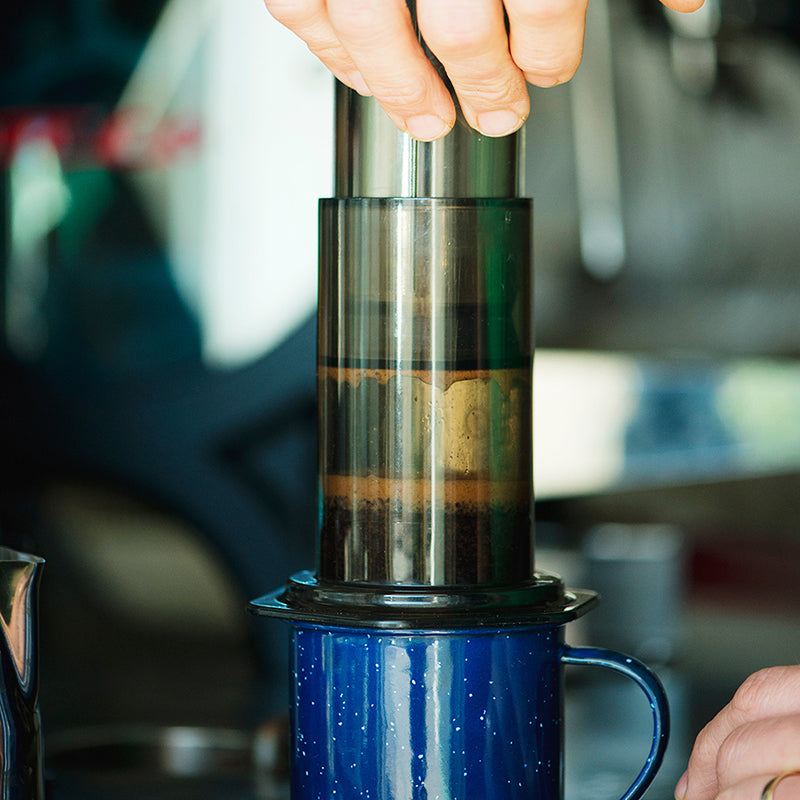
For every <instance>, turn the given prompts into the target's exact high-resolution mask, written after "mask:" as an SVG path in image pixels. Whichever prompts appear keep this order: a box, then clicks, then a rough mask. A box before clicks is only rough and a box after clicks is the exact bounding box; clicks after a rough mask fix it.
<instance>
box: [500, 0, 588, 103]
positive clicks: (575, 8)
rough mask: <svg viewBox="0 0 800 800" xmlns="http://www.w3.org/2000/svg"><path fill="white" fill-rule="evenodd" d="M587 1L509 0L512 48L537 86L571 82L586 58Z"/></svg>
mask: <svg viewBox="0 0 800 800" xmlns="http://www.w3.org/2000/svg"><path fill="white" fill-rule="evenodd" d="M587 4H588V0H506V9H507V10H508V19H509V23H510V30H511V35H510V42H509V45H510V49H511V55H512V57H513V59H514V61H515V63H516V64H517V65H518V66H519V68H520V69H521V70H522V72H523V73H524V75H525V78H526V80H527V81H528V82H529V83H532V84H534V85H535V86H543V87H547V86H555V85H556V84H559V83H565V82H566V81H568V80H569V79H570V78H571V77H572V76H573V75H574V74H575V71H576V70H577V69H578V65H579V64H580V63H581V57H582V55H583V32H584V26H585V24H586V6H587Z"/></svg>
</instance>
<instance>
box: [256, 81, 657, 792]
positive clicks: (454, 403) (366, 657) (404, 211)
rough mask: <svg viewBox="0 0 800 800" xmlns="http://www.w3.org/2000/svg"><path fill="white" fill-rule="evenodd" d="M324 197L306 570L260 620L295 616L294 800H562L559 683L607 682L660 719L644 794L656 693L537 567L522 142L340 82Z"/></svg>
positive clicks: (639, 781) (581, 601)
mask: <svg viewBox="0 0 800 800" xmlns="http://www.w3.org/2000/svg"><path fill="white" fill-rule="evenodd" d="M336 92H337V95H336V197H335V198H332V199H325V200H322V201H320V218H319V236H320V258H319V323H318V325H319V340H318V367H317V370H318V400H319V548H318V563H317V568H316V571H315V572H313V573H312V572H302V573H299V574H297V575H294V576H293V577H291V578H290V579H289V581H288V583H287V585H286V586H285V587H282V588H281V589H279V590H278V591H276V592H273V593H272V594H269V595H266V596H264V597H262V598H260V599H258V600H256V601H254V602H253V603H252V604H251V609H252V610H253V611H254V612H255V613H257V614H261V615H264V616H272V617H278V618H282V619H285V620H287V621H288V623H289V626H288V627H289V631H290V648H291V670H292V674H291V678H290V717H291V737H292V741H291V751H292V767H291V791H292V797H293V798H294V800H338V799H339V798H341V799H342V800H356V799H358V800H486V798H504V800H531V798H536V799H537V800H558V799H559V798H561V797H562V793H563V777H562V760H563V729H562V720H563V672H564V665H567V664H588V665H595V666H601V667H606V668H610V669H612V670H614V671H616V672H619V673H622V674H624V675H626V676H628V677H630V678H631V679H633V680H634V681H635V682H636V683H638V684H639V686H640V687H641V688H642V689H643V691H644V693H645V695H646V696H647V698H648V700H649V702H650V705H651V707H652V709H653V720H654V728H653V737H652V743H651V748H650V753H649V756H648V758H647V761H646V763H645V765H644V767H643V768H642V770H641V773H640V774H639V775H638V776H637V777H636V778H635V780H634V781H633V783H632V785H631V786H630V788H629V789H628V791H627V792H626V794H625V795H624V799H625V800H633V798H638V797H640V796H641V795H642V793H643V792H644V790H645V789H646V788H647V786H648V785H649V784H650V782H651V781H652V779H653V777H654V775H655V772H656V771H657V769H658V767H659V765H660V762H661V759H662V756H663V753H664V750H665V748H666V743H667V735H668V711H667V704H666V698H665V696H664V692H663V689H662V688H661V684H660V683H659V681H658V679H657V678H656V677H655V676H654V675H653V674H652V673H651V672H650V671H649V670H648V669H647V668H646V667H644V666H643V665H642V664H641V663H639V662H638V661H636V660H635V659H633V658H630V657H627V656H625V655H622V654H619V653H616V652H612V651H608V650H600V649H596V648H583V647H581V648H578V647H570V646H568V645H566V644H565V643H564V627H565V625H566V623H567V622H569V621H571V620H573V619H575V618H576V617H578V616H580V615H581V614H583V613H584V612H585V611H586V610H588V609H589V608H590V607H591V606H592V605H593V604H594V603H595V602H596V599H597V598H596V595H595V594H594V593H592V592H586V591H569V590H567V589H565V587H564V585H563V583H562V581H561V580H560V579H559V578H558V577H557V576H555V575H549V574H544V573H541V572H537V571H536V570H535V568H534V547H533V481H532V463H533V458H532V448H533V431H532V391H533V385H532V374H533V372H532V368H533V331H532V317H533V312H532V270H531V257H530V254H531V234H532V231H531V228H532V207H531V202H530V200H528V199H523V198H520V197H518V194H519V191H518V175H519V172H520V169H519V153H520V150H521V141H520V140H521V134H514V135H511V136H507V137H503V138H497V139H494V138H489V137H485V136H481V135H479V134H477V133H476V132H475V131H473V130H472V129H470V128H469V127H468V126H467V124H466V123H465V122H464V121H463V119H461V118H460V117H459V120H458V122H457V123H456V126H455V128H454V129H453V131H452V132H451V133H450V134H448V135H447V136H446V137H445V138H444V139H442V140H440V141H437V142H432V143H420V142H417V141H415V140H413V139H412V138H410V137H409V136H408V135H407V134H404V133H401V132H399V131H397V130H396V129H395V128H394V126H393V125H392V124H391V122H390V121H389V120H388V118H386V117H385V115H384V114H383V112H382V111H381V109H380V108H379V107H378V105H377V104H376V102H375V101H374V100H373V99H372V98H368V97H362V96H360V95H358V94H356V93H355V92H353V91H351V90H350V89H347V88H346V87H344V86H342V85H341V84H339V85H337V89H336Z"/></svg>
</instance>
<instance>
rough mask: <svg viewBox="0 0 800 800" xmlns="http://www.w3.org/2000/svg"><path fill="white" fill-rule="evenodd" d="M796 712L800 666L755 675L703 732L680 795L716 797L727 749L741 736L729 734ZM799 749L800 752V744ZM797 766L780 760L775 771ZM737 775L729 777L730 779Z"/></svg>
mask: <svg viewBox="0 0 800 800" xmlns="http://www.w3.org/2000/svg"><path fill="white" fill-rule="evenodd" d="M792 715H800V667H797V666H795V667H772V668H770V669H766V670H761V671H759V672H756V673H754V674H753V675H751V676H750V677H749V678H748V679H747V680H746V681H745V682H744V683H743V684H742V685H741V687H739V689H738V690H737V692H736V694H735V695H734V697H733V699H732V700H731V702H730V703H729V704H728V705H727V706H725V708H724V709H723V710H722V711H720V713H719V714H717V716H716V717H714V719H713V720H711V722H709V723H708V725H706V727H705V728H704V729H703V730H702V731H701V732H700V735H699V736H698V737H697V740H696V742H695V745H694V749H693V750H692V755H691V758H690V759H689V767H688V769H687V771H686V775H685V776H684V777H685V778H686V785H685V786H681V789H682V791H676V796H677V797H679V798H681V800H684V798H685V800H713V798H715V797H716V795H717V794H718V792H719V790H720V786H719V774H718V769H720V768H722V769H723V770H725V769H727V767H726V766H725V764H726V758H727V757H726V756H725V755H724V753H725V752H730V751H731V749H732V748H734V746H737V741H738V739H737V736H733V738H731V739H729V737H731V736H732V734H734V732H735V731H738V730H739V729H741V728H743V726H747V725H749V724H750V723H755V722H759V721H764V720H770V718H773V717H774V718H784V717H792ZM745 730H747V729H745ZM751 733H752V729H751ZM798 744H800V740H798ZM776 752H777V745H776ZM796 752H798V753H800V747H798V749H797V750H796ZM743 763H744V762H743ZM793 766H797V767H800V764H795V763H794V760H793V759H792V760H790V762H788V763H787V762H784V763H779V764H777V765H776V769H775V770H774V771H773V774H775V773H777V772H781V771H782V770H784V769H790V768H792V767H793ZM748 769H750V771H751V772H755V773H761V772H762V771H765V770H767V769H770V768H767V767H765V766H764V765H763V764H756V766H755V767H754V768H752V769H751V768H750V767H749V766H748ZM732 774H733V773H732ZM733 779H734V778H733V777H728V778H726V780H728V781H729V782H730V781H733Z"/></svg>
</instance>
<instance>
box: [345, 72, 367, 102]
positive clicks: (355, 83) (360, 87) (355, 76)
mask: <svg viewBox="0 0 800 800" xmlns="http://www.w3.org/2000/svg"><path fill="white" fill-rule="evenodd" d="M347 80H348V83H349V84H350V85H351V86H352V87H353V88H354V89H355V90H356V91H357V92H358V93H359V94H361V95H364V97H369V96H370V95H371V94H372V92H371V91H370V90H369V86H367V82H366V81H365V80H364V78H363V76H362V75H361V73H360V72H351V73H349V74H348V76H347Z"/></svg>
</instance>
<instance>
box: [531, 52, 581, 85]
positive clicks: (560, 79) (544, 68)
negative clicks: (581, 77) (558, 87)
mask: <svg viewBox="0 0 800 800" xmlns="http://www.w3.org/2000/svg"><path fill="white" fill-rule="evenodd" d="M581 57H582V53H581V52H580V51H578V52H577V53H575V52H573V51H570V52H564V53H553V54H547V55H538V56H529V57H526V58H520V59H519V60H518V61H517V65H518V66H519V68H520V69H521V70H522V71H523V72H524V73H525V76H526V78H528V80H529V81H530V82H531V83H535V82H536V81H537V80H538V79H541V78H549V79H551V80H552V81H554V82H557V83H566V82H567V81H568V80H570V79H571V78H572V77H574V75H575V73H576V72H577V71H578V67H579V66H580V63H581Z"/></svg>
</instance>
